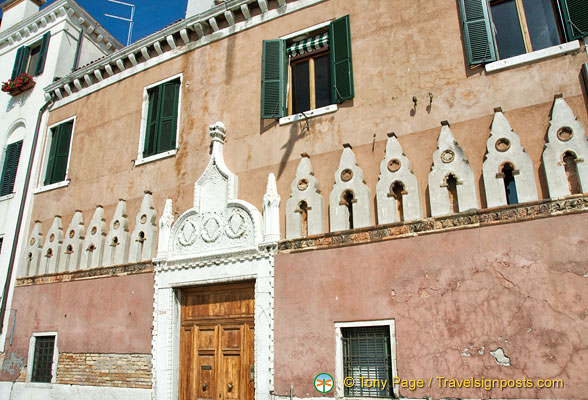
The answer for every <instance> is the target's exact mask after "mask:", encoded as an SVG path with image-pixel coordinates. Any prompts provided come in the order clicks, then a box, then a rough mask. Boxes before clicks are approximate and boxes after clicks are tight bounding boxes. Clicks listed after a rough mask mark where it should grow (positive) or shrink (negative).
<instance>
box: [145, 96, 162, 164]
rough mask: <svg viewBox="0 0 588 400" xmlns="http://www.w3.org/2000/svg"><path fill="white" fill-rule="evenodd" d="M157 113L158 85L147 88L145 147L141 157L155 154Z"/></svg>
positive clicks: (157, 125) (157, 124) (157, 126)
mask: <svg viewBox="0 0 588 400" xmlns="http://www.w3.org/2000/svg"><path fill="white" fill-rule="evenodd" d="M158 114H159V86H157V87H155V88H153V89H151V90H149V106H148V110H147V131H146V132H145V147H144V149H143V157H148V156H150V155H152V154H155V148H156V147H155V146H156V140H157V135H158V128H159V122H158V116H159V115H158Z"/></svg>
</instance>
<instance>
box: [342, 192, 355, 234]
mask: <svg viewBox="0 0 588 400" xmlns="http://www.w3.org/2000/svg"><path fill="white" fill-rule="evenodd" d="M341 197H342V201H341V205H344V206H345V207H347V212H348V214H349V226H348V227H347V229H353V202H354V201H355V199H354V198H353V192H352V191H350V190H346V191H345V192H343V195H342V196H341Z"/></svg>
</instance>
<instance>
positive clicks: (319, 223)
mask: <svg viewBox="0 0 588 400" xmlns="http://www.w3.org/2000/svg"><path fill="white" fill-rule="evenodd" d="M290 188H291V190H292V191H291V192H290V198H289V199H288V201H286V238H288V239H291V238H296V237H302V236H310V235H317V234H320V233H324V232H325V223H324V220H325V215H324V214H325V200H324V198H323V196H322V195H321V194H320V191H319V190H318V180H317V179H316V178H315V176H314V172H313V170H312V164H311V163H310V158H309V157H308V155H307V154H303V155H302V158H301V159H300V162H299V163H298V168H297V169H296V178H294V180H293V181H292V185H291V186H290Z"/></svg>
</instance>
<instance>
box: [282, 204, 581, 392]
mask: <svg viewBox="0 0 588 400" xmlns="http://www.w3.org/2000/svg"><path fill="white" fill-rule="evenodd" d="M587 223H588V214H580V215H570V216H559V217H551V218H546V219H541V220H533V221H528V222H522V223H514V224H504V225H495V226H489V227H483V228H476V229H469V230H461V231H453V232H445V233H439V234H432V235H427V236H421V237H413V238H407V239H399V240H392V241H387V242H380V243H374V244H366V245H359V246H351V247H344V248H337V249H328V250H315V251H307V252H301V253H295V254H282V255H278V256H277V257H276V270H275V318H276V319H275V371H276V374H275V384H276V391H277V392H278V393H279V394H285V393H289V390H290V386H291V385H293V387H294V395H295V396H298V397H313V396H314V397H316V396H320V395H321V394H320V393H318V392H317V391H316V390H315V389H314V387H313V379H314V377H315V376H316V375H317V374H318V373H319V372H327V373H330V374H332V375H333V376H335V343H336V339H335V328H334V323H335V322H345V321H361V320H377V319H391V318H393V319H395V323H396V342H397V360H398V362H397V364H398V376H399V377H400V378H403V379H424V380H425V382H428V379H429V378H431V377H433V379H434V380H435V377H439V376H443V377H446V378H455V379H464V378H470V377H474V378H482V377H485V378H498V379H502V378H504V379H511V378H513V379H521V378H529V379H534V380H536V379H540V378H543V379H546V378H555V379H559V378H561V379H563V380H564V383H565V387H564V388H563V389H552V390H547V389H543V390H538V389H536V388H534V389H514V390H513V389H511V390H504V391H500V390H497V389H494V390H492V391H485V390H480V389H478V390H471V389H470V390H465V389H461V390H460V389H441V390H440V389H439V388H437V387H436V386H437V385H435V384H434V383H433V387H432V388H431V389H420V390H416V391H410V390H408V389H400V394H401V395H402V396H406V397H412V398H422V397H423V396H425V395H428V396H434V398H440V397H460V398H461V397H466V398H574V399H581V398H584V399H585V398H586V393H588V377H587V376H586V374H585V372H586V365H588V348H587V347H586V338H588V289H587V287H588V286H587V285H588V277H587V276H588V264H586V259H587V258H586V256H587V255H588V250H587V246H586V245H587V243H588V235H587V234H586V226H587ZM499 347H500V348H502V349H504V352H505V354H506V355H507V356H508V357H510V363H511V366H499V365H498V364H497V362H496V361H495V359H494V357H493V356H492V355H491V354H490V351H494V350H496V349H497V348H499ZM331 396H332V394H331Z"/></svg>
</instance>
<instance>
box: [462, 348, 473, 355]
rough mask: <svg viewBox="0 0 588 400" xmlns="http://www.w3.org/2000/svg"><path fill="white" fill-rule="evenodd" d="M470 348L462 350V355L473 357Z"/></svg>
mask: <svg viewBox="0 0 588 400" xmlns="http://www.w3.org/2000/svg"><path fill="white" fill-rule="evenodd" d="M469 350H470V349H469V348H465V349H463V351H462V352H461V355H462V357H471V356H472V355H471V354H470V353H468V351H469Z"/></svg>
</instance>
